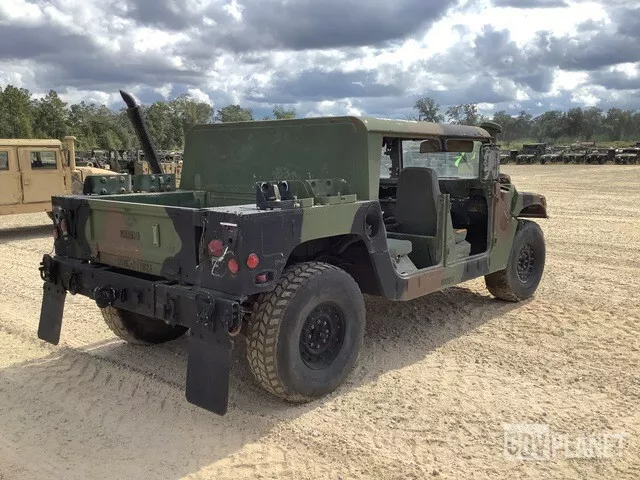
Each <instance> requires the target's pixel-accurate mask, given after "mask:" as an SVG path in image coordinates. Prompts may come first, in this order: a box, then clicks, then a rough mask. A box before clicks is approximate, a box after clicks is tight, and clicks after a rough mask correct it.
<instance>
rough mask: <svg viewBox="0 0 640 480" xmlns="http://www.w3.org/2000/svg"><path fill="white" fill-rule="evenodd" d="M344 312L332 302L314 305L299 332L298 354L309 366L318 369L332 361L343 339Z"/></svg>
mask: <svg viewBox="0 0 640 480" xmlns="http://www.w3.org/2000/svg"><path fill="white" fill-rule="evenodd" d="M344 333H345V318H344V313H343V312H342V310H340V309H339V308H338V307H337V306H336V305H334V304H332V303H321V304H320V305H318V306H316V307H315V308H314V309H313V310H312V311H311V313H309V315H308V316H307V319H306V320H305V322H304V325H303V326H302V331H301V332H300V355H301V357H302V361H303V362H304V363H305V365H307V366H308V367H309V368H312V369H314V370H319V369H322V368H325V367H327V366H328V365H329V364H331V362H333V361H334V360H335V359H336V357H337V356H338V353H339V352H340V348H341V347H342V342H343V341H344Z"/></svg>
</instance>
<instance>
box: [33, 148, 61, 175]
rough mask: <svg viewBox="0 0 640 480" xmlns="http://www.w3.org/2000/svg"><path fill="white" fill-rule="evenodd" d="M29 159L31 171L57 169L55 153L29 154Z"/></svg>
mask: <svg viewBox="0 0 640 480" xmlns="http://www.w3.org/2000/svg"><path fill="white" fill-rule="evenodd" d="M30 157H31V168H32V169H49V170H55V169H56V168H57V165H56V152H49V151H44V152H31V153H30Z"/></svg>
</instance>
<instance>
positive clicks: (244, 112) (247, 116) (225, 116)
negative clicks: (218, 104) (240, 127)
mask: <svg viewBox="0 0 640 480" xmlns="http://www.w3.org/2000/svg"><path fill="white" fill-rule="evenodd" d="M214 120H215V121H216V122H246V121H249V120H253V112H252V111H251V109H250V108H242V107H241V106H240V105H227V106H226V107H222V108H221V109H219V110H218V111H217V112H216V114H215V117H214Z"/></svg>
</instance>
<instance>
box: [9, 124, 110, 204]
mask: <svg viewBox="0 0 640 480" xmlns="http://www.w3.org/2000/svg"><path fill="white" fill-rule="evenodd" d="M74 142H75V137H72V136H68V137H65V143H66V145H63V143H62V142H61V141H60V140H55V139H0V215H11V214H17V213H34V212H51V197H52V196H56V195H70V194H72V193H73V194H81V193H82V185H83V183H84V180H85V178H87V176H89V175H98V174H99V175H113V172H110V171H109V170H106V169H101V168H94V167H90V166H77V165H76V162H75V160H76V157H75V143H74Z"/></svg>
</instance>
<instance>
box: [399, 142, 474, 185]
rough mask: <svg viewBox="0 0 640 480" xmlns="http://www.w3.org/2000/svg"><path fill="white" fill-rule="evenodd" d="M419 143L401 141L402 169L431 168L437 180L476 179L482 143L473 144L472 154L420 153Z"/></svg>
mask: <svg viewBox="0 0 640 480" xmlns="http://www.w3.org/2000/svg"><path fill="white" fill-rule="evenodd" d="M421 142H422V140H403V141H402V159H403V165H402V166H403V168H404V167H428V168H432V169H434V170H435V171H436V172H437V174H438V177H439V178H477V177H478V174H479V171H480V147H481V146H482V142H473V152H466V153H462V152H431V153H420V143H421Z"/></svg>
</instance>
